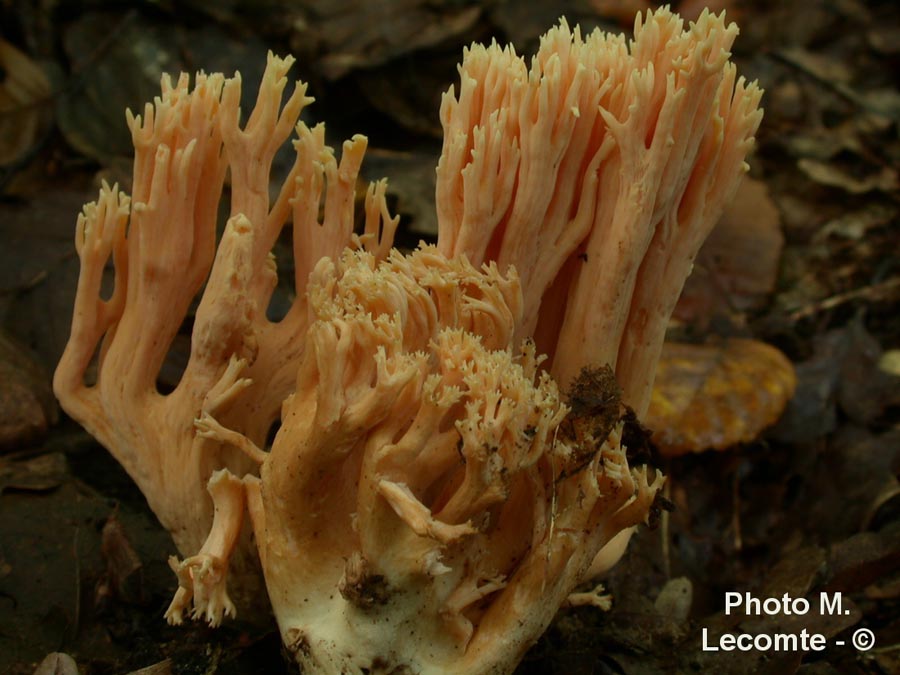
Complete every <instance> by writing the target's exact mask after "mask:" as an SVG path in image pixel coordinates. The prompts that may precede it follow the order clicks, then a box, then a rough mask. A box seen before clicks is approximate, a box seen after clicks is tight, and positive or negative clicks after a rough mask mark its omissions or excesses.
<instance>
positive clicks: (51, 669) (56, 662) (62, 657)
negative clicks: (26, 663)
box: [34, 652, 78, 675]
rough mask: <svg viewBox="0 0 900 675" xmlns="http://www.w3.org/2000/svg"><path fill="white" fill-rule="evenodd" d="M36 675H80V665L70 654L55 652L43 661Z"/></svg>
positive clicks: (36, 670) (35, 672)
mask: <svg viewBox="0 0 900 675" xmlns="http://www.w3.org/2000/svg"><path fill="white" fill-rule="evenodd" d="M34 675H78V664H77V663H75V659H73V658H72V657H71V656H69V655H68V654H63V653H62V652H53V653H52V654H47V657H46V658H45V659H44V660H43V661H41V663H40V664H39V665H38V667H37V668H36V669H35V671H34Z"/></svg>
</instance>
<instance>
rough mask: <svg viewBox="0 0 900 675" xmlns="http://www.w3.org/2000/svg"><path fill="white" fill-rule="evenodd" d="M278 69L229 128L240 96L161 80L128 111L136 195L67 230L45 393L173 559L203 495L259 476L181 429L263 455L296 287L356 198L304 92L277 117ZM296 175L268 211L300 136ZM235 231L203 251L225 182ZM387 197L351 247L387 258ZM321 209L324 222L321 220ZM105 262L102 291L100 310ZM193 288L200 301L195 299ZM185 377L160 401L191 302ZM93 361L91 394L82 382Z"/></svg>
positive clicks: (283, 69) (201, 532) (287, 376)
mask: <svg viewBox="0 0 900 675" xmlns="http://www.w3.org/2000/svg"><path fill="white" fill-rule="evenodd" d="M292 61H293V60H292V59H291V58H287V59H279V58H276V57H274V56H272V55H271V54H270V55H269V62H268V66H267V68H266V71H265V74H264V76H263V81H262V83H261V85H260V90H259V97H258V99H257V103H256V106H255V107H254V109H253V111H252V114H251V115H250V117H249V120H248V121H247V123H246V125H245V126H244V127H243V128H242V127H241V126H240V123H239V118H240V111H239V110H238V104H239V100H240V89H241V81H240V76H239V75H236V76H235V77H234V78H233V79H225V78H224V77H223V76H222V75H220V74H213V75H205V74H203V73H199V74H198V75H197V77H196V79H195V82H194V86H193V87H191V86H190V85H189V80H188V76H187V75H182V76H181V77H180V78H179V79H178V81H177V82H175V83H173V82H172V81H171V80H170V79H169V78H168V77H167V76H164V77H163V79H162V93H161V95H160V96H159V97H158V98H157V99H156V100H155V102H154V103H153V104H152V105H151V104H148V105H147V106H146V108H145V110H144V113H143V115H142V116H134V115H132V114H131V113H130V112H129V113H128V125H129V127H130V129H131V132H132V137H133V139H134V146H135V160H134V194H133V196H132V197H131V199H129V198H128V197H127V196H126V195H125V194H123V193H122V192H121V191H120V190H119V189H118V188H117V187H115V186H114V187H112V188H111V187H109V186H108V185H105V184H104V186H103V188H102V189H101V191H100V196H99V198H98V200H97V202H93V203H91V204H88V205H87V206H85V208H84V212H83V213H82V214H81V216H79V218H78V226H77V231H76V238H75V244H76V249H77V251H78V255H79V258H80V260H81V275H80V277H79V281H78V290H77V295H76V300H75V311H74V316H73V320H72V332H71V336H70V339H69V342H68V345H67V347H66V350H65V353H64V355H63V357H62V360H61V361H60V363H59V366H58V368H57V370H56V374H55V377H54V390H55V392H56V395H57V397H58V398H59V400H60V402H61V403H62V405H63V407H64V409H65V410H66V411H67V412H68V413H69V414H70V415H71V416H72V417H73V418H75V419H76V420H78V421H79V422H80V423H81V424H82V425H83V426H84V427H85V428H86V429H88V430H89V431H90V432H91V433H92V434H93V435H94V437H96V438H97V439H98V440H99V441H100V442H101V443H103V445H105V446H106V447H107V448H108V449H109V451H110V452H111V453H112V454H113V455H114V456H115V457H116V459H117V460H118V461H119V462H120V463H121V464H122V465H123V466H124V467H125V469H126V470H127V471H128V473H129V474H130V475H131V476H132V478H134V480H135V482H136V483H137V484H138V486H139V487H140V488H141V491H142V492H143V493H144V495H145V496H146V497H147V500H148V502H149V503H150V506H151V508H152V509H153V511H154V512H155V513H156V515H157V516H158V517H159V519H160V521H161V522H162V524H163V525H164V526H165V527H166V528H167V529H168V530H169V531H170V532H171V533H172V536H173V538H174V540H175V543H176V545H177V547H178V549H179V550H180V551H181V552H182V553H184V554H185V555H193V554H195V553H197V552H198V550H199V549H200V547H201V544H202V543H203V541H204V538H205V537H206V534H207V533H208V532H209V529H210V525H211V524H212V519H213V502H212V501H211V499H210V497H209V495H208V494H207V491H206V484H207V481H208V480H209V479H210V477H211V476H212V475H213V472H215V471H217V470H219V469H223V468H227V469H229V470H230V471H232V472H233V473H234V474H236V475H238V476H242V475H243V474H244V473H246V472H248V471H254V470H255V469H256V466H255V464H254V463H253V462H252V461H249V460H248V458H247V457H245V456H244V454H243V453H241V452H239V451H237V450H236V449H235V448H233V447H231V446H230V445H228V444H223V443H221V442H219V441H218V440H216V439H215V438H212V437H211V436H210V434H208V433H202V431H203V427H202V424H201V433H197V430H196V429H195V424H194V420H195V419H197V418H204V417H206V416H213V415H214V416H215V417H216V418H217V419H218V420H220V421H221V422H223V423H224V424H227V425H228V427H229V428H230V429H233V430H236V431H239V432H240V433H241V434H244V435H246V436H247V437H248V438H250V439H253V441H254V442H255V443H256V444H262V443H263V442H264V440H265V435H266V433H267V431H268V429H269V426H270V425H271V424H272V423H273V422H274V421H275V420H277V419H278V415H279V412H280V408H281V403H282V401H283V400H284V398H285V397H286V396H287V395H288V394H289V393H290V392H291V391H292V389H293V386H294V380H295V378H296V370H297V364H298V362H299V360H300V357H301V355H302V353H303V348H304V343H303V335H304V332H305V329H306V322H307V310H306V294H305V289H306V278H307V277H308V275H309V273H310V272H311V270H312V268H313V267H314V265H315V264H316V263H317V262H318V261H319V259H320V258H322V257H323V256H337V255H339V254H340V252H341V251H342V250H343V249H344V248H345V247H347V246H349V245H351V244H352V243H353V241H354V238H353V194H354V188H355V184H356V178H357V175H358V170H359V166H360V162H361V160H362V155H363V153H364V151H365V146H366V141H365V139H364V138H363V137H361V136H357V137H354V139H353V140H351V141H348V142H347V143H345V145H344V151H343V156H342V158H341V161H340V163H338V162H337V161H336V160H335V158H334V155H333V153H332V151H331V149H330V148H328V147H327V146H325V144H324V128H323V127H321V126H319V127H316V128H315V129H312V130H310V129H308V128H307V127H306V125H305V124H304V123H303V122H300V123H299V124H298V123H297V120H298V116H299V114H300V111H301V110H302V109H303V107H304V106H306V105H307V104H308V103H309V102H310V101H311V100H312V99H310V98H308V97H307V96H306V86H305V85H303V84H299V85H298V86H297V87H296V88H295V90H294V92H293V93H292V94H291V95H290V96H289V97H288V98H287V99H286V101H284V103H283V105H282V99H283V93H284V89H285V87H286V85H287V78H286V73H287V70H288V68H289V67H290V65H291V63H292ZM295 125H296V132H297V139H296V140H295V141H294V147H295V148H296V151H297V157H296V161H295V163H294V165H293V168H292V169H291V171H290V174H289V176H288V177H287V179H286V180H285V182H284V184H283V185H282V186H281V190H280V193H279V194H278V197H277V198H276V199H275V201H274V202H272V203H270V201H269V173H270V170H271V165H272V160H273V157H274V154H275V152H276V150H277V149H278V148H279V147H280V146H281V145H282V144H283V142H284V141H285V140H287V138H288V136H289V135H290V134H291V132H292V130H293V129H294V128H295ZM228 171H230V174H231V181H230V185H231V195H232V204H231V210H230V213H231V216H230V218H229V219H228V224H227V225H226V227H225V232H224V234H223V235H222V238H221V241H219V242H218V247H217V244H216V219H217V213H218V209H219V202H220V200H221V196H222V192H223V184H224V180H225V176H226V172H228ZM384 194H385V185H384V184H383V183H379V184H375V185H373V186H371V187H370V190H369V194H368V197H367V202H366V223H365V228H366V232H367V235H366V236H365V237H363V241H359V240H357V244H358V245H360V246H366V247H369V248H371V249H372V250H373V251H375V252H376V253H377V255H379V256H383V255H384V254H385V253H386V251H387V250H388V249H389V248H390V245H391V240H392V237H393V231H394V228H395V227H396V220H395V219H392V218H390V217H389V216H388V214H387V209H386V206H385V200H384ZM320 206H321V207H322V208H323V209H324V213H325V219H324V221H320V220H319V209H320ZM287 220H292V221H293V223H292V227H293V237H294V242H295V249H294V267H295V269H296V278H295V285H296V289H297V297H296V300H295V301H294V304H293V306H292V307H291V309H290V311H289V312H288V314H287V316H286V317H285V318H284V319H283V320H281V321H279V322H272V321H269V320H268V319H267V318H266V308H267V307H268V304H269V299H270V296H271V293H272V291H273V289H274V287H275V283H276V269H275V260H274V257H273V256H272V254H271V253H270V250H271V248H272V245H273V244H274V242H275V239H276V238H277V236H278V234H279V232H280V231H281V229H282V227H283V226H284V223H285V221H287ZM110 258H112V260H113V264H114V267H115V288H114V291H113V293H112V295H111V296H110V297H109V299H106V300H104V299H102V297H101V294H100V289H101V282H102V276H103V269H104V267H105V265H106V264H107V262H108V260H109V259H110ZM201 290H202V293H201ZM198 294H200V302H199V306H198V308H197V311H196V315H195V317H194V324H193V333H192V336H191V355H190V361H189V363H188V364H187V368H186V370H185V372H184V375H183V376H182V378H181V381H180V382H179V384H178V386H177V387H176V388H175V390H174V391H172V392H171V393H169V394H165V395H163V394H161V393H159V392H158V390H157V386H156V379H157V375H158V373H159V370H160V368H161V366H162V364H163V360H164V359H165V356H166V353H167V352H168V350H169V348H170V346H171V344H172V341H173V339H174V338H175V335H176V333H177V332H178V330H179V328H180V326H181V324H182V322H183V321H184V319H185V316H186V315H187V313H188V310H189V307H190V305H191V303H192V302H193V300H194V298H195V297H196V296H197V295H198ZM94 359H95V360H96V380H95V381H94V382H92V383H90V384H88V383H87V382H86V378H85V375H86V372H87V371H88V369H89V367H90V366H91V363H92V360H94Z"/></svg>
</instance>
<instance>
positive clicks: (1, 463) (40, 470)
mask: <svg viewBox="0 0 900 675" xmlns="http://www.w3.org/2000/svg"><path fill="white" fill-rule="evenodd" d="M68 473H69V470H68V463H67V462H66V457H65V455H63V454H62V453H61V452H51V453H48V454H45V455H38V456H37V457H32V458H30V459H6V458H4V459H0V494H3V493H4V492H5V491H7V490H19V491H21V492H47V491H49V490H54V489H56V488H58V487H59V486H60V485H61V484H62V482H63V481H64V480H66V477H67V476H68Z"/></svg>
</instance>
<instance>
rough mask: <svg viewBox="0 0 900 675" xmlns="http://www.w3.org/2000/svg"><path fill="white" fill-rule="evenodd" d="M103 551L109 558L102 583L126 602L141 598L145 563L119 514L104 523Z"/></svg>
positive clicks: (101, 548)
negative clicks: (129, 537) (142, 561)
mask: <svg viewBox="0 0 900 675" xmlns="http://www.w3.org/2000/svg"><path fill="white" fill-rule="evenodd" d="M100 552H101V554H102V555H103V559H104V560H105V561H106V576H105V579H104V580H103V582H102V585H103V586H104V587H105V588H108V589H109V590H110V591H111V592H112V593H113V594H114V595H115V596H116V597H117V598H119V599H121V600H124V601H125V602H138V601H140V600H141V595H142V593H143V588H142V586H143V580H142V578H141V576H142V575H141V571H142V569H143V564H142V563H141V559H140V557H139V556H138V554H137V553H136V552H135V550H134V547H132V545H131V542H130V541H128V535H127V534H126V532H125V528H124V527H123V526H122V523H121V521H119V519H118V518H117V517H116V516H115V514H113V515H112V516H110V517H109V520H107V521H106V524H105V525H104V526H103V531H102V534H101V543H100Z"/></svg>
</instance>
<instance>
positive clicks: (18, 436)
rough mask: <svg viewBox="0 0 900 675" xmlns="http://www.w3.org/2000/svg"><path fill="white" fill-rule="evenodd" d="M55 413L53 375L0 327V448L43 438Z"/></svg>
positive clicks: (19, 445) (16, 446) (13, 446)
mask: <svg viewBox="0 0 900 675" xmlns="http://www.w3.org/2000/svg"><path fill="white" fill-rule="evenodd" d="M56 416H57V411H56V401H55V399H54V398H53V393H52V392H51V391H50V376H49V375H48V374H47V373H46V371H44V369H43V368H42V367H41V365H40V364H39V363H38V362H37V361H36V360H35V358H34V357H33V356H31V354H29V353H28V351H27V350H26V349H25V348H24V347H23V346H22V345H20V344H18V343H17V342H16V341H14V340H13V339H12V338H11V337H10V336H9V335H7V334H6V333H5V331H3V330H2V329H0V449H11V448H19V447H21V446H24V445H28V444H30V443H34V442H35V441H37V440H40V439H41V438H42V437H43V436H44V434H45V433H46V431H47V427H48V425H49V424H50V423H52V422H53V421H54V420H55V419H56Z"/></svg>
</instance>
